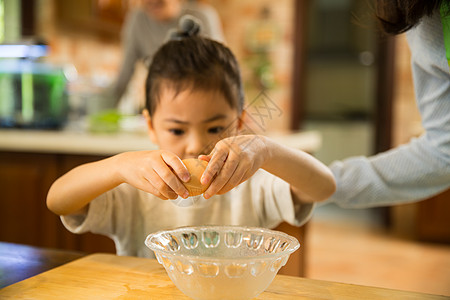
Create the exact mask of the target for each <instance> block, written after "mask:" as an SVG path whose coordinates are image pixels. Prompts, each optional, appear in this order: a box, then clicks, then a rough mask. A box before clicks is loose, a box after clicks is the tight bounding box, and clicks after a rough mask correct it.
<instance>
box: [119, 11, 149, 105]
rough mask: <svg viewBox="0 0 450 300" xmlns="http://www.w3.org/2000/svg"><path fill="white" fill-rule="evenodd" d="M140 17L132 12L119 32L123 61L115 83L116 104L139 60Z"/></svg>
mask: <svg viewBox="0 0 450 300" xmlns="http://www.w3.org/2000/svg"><path fill="white" fill-rule="evenodd" d="M141 16H142V14H141V13H139V12H138V11H132V12H130V14H129V15H128V16H127V18H126V20H125V23H124V25H123V27H122V32H121V44H122V51H123V60H122V63H121V66H120V71H119V75H118V78H117V80H116V82H115V87H114V94H115V97H116V103H117V102H118V101H119V100H120V98H121V97H122V96H123V94H124V93H125V91H126V89H127V86H128V83H129V82H130V80H131V77H132V76H133V73H134V69H135V65H136V62H137V61H138V60H139V59H140V55H141V54H140V53H139V47H138V42H137V36H136V35H137V34H139V33H140V32H141V31H140V30H139V28H138V27H139V26H138V24H139V20H138V19H139V18H140V17H141Z"/></svg>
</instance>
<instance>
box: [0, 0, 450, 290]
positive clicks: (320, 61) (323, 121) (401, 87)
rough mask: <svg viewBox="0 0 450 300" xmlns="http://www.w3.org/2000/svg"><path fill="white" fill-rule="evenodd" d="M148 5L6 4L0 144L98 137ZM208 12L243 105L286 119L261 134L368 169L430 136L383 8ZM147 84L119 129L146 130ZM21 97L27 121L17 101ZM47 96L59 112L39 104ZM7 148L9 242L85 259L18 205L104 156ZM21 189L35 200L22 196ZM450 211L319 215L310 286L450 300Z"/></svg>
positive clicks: (5, 237) (125, 104)
mask: <svg viewBox="0 0 450 300" xmlns="http://www.w3.org/2000/svg"><path fill="white" fill-rule="evenodd" d="M139 2H140V1H139V0H128V1H127V0H77V1H75V0H0V44H1V45H0V125H1V127H3V129H0V133H1V132H6V131H10V130H12V129H17V128H22V129H24V130H30V129H34V130H31V131H27V132H29V135H33V134H34V133H37V132H38V130H36V129H44V130H50V131H55V130H56V131H58V132H59V131H61V132H64V131H65V130H69V129H70V130H79V131H82V130H91V131H96V128H92V127H89V126H92V123H90V124H91V125H89V124H88V125H86V122H88V121H87V120H91V121H92V116H96V115H98V114H99V113H101V112H102V108H108V107H109V105H108V97H107V96H105V95H107V93H105V91H107V89H108V87H109V86H110V85H111V84H112V83H113V82H114V80H115V78H116V76H117V74H118V70H119V66H120V62H121V58H122V56H121V53H122V52H121V51H122V50H121V44H120V29H121V26H122V24H123V21H124V18H125V15H126V13H127V11H129V10H131V9H132V8H133V7H134V6H136V5H139ZM200 2H205V3H207V4H210V5H212V6H213V7H215V8H216V10H217V12H218V13H219V16H220V18H221V23H222V26H223V30H224V34H225V40H226V44H227V45H228V46H229V47H230V48H231V49H232V50H233V51H234V53H235V54H236V56H237V58H238V60H239V61H240V63H241V67H242V73H243V78H244V82H245V90H246V101H247V105H249V106H251V105H257V104H258V103H260V102H261V101H265V103H270V105H272V106H274V107H276V111H277V114H274V115H271V116H270V117H269V118H267V119H266V123H265V125H264V127H263V128H260V130H262V131H270V132H280V134H281V133H285V132H289V131H292V130H302V131H312V132H316V133H319V135H320V137H321V141H322V142H321V145H320V147H317V148H316V149H314V151H313V154H314V155H315V156H316V157H318V158H319V159H320V160H322V161H323V162H325V163H326V164H329V163H331V162H332V161H333V160H336V159H343V158H345V157H348V156H354V155H371V154H374V153H377V152H380V151H383V150H386V149H389V148H391V147H394V146H396V145H399V144H402V143H405V142H407V141H408V140H409V139H410V138H411V137H414V136H417V135H419V134H420V133H421V131H422V128H421V125H420V117H419V114H418V112H417V109H416V107H415V102H414V92H413V87H412V81H411V73H410V66H409V55H410V54H409V50H408V46H407V44H406V40H405V36H404V35H400V36H397V37H395V38H394V37H385V36H382V35H381V34H380V33H378V32H377V30H376V21H375V19H374V16H373V12H372V9H373V0H364V1H359V0H278V1H269V0H265V1H263V0H259V1H252V0H205V1H200ZM11 46H18V47H16V48H11ZM11 49H13V50H11ZM24 49H25V50H24ZM21 51H25V52H26V53H25V52H24V53H25V54H21ZM27 51H28V52H27ZM11 56H19V57H20V56H25V58H23V57H22V58H11ZM11 61H13V62H11ZM18 70H19V71H18ZM30 74H34V75H30ZM42 74H46V75H47V76H41V75H42ZM145 75H146V70H145V67H144V66H143V64H138V65H137V70H136V72H135V74H134V76H133V79H132V81H131V83H130V84H129V87H128V89H127V92H126V93H125V95H124V96H123V98H122V101H121V103H120V106H119V110H118V114H119V115H121V114H122V115H126V116H128V117H130V118H129V119H128V120H129V121H130V122H129V123H126V124H128V125H126V124H125V123H121V124H120V125H123V126H131V128H132V129H135V130H137V131H142V127H141V125H142V124H141V123H140V121H139V118H137V120H136V118H133V117H135V116H133V114H137V113H138V112H139V109H140V108H142V106H143V97H144V89H143V80H144V78H145ZM33 76H34V77H33ZM39 76H41V77H39ZM49 78H50V79H49ZM33 80H34V90H33ZM18 84H19V85H20V90H21V97H22V98H21V99H20V100H18V101H19V102H20V107H16V106H14V105H13V104H12V102H14V101H16V100H14V99H11V97H13V96H12V95H15V94H14V92H13V90H14V89H13V86H14V85H18ZM39 84H40V85H39ZM37 86H40V89H41V90H36V87H37ZM48 86H51V91H52V92H48V91H47V89H46V87H48ZM45 93H47V94H45ZM38 94H40V95H43V94H45V95H46V97H45V98H46V99H51V100H50V102H49V103H46V102H45V101H46V100H39V99H38V96H36V97H35V98H33V95H38ZM261 98H262V100H261ZM27 99H28V100H27ZM30 99H35V101H34V102H35V103H34V104H33V101H31V100H30ZM39 101H41V102H39ZM42 101H44V102H42ZM258 101H259V102H258ZM39 103H41V104H40V105H41V106H39ZM255 103H256V104H255ZM33 105H34V106H33ZM250 108H251V107H250ZM18 111H19V112H18ZM42 111H44V112H42ZM39 114H42V115H43V117H42V118H41V119H39V118H38V117H39ZM18 115H20V116H19V117H18ZM109 117H110V118H113V119H114V116H111V115H109ZM94 124H96V123H94ZM124 124H125V125H124ZM130 124H131V125H130ZM102 128H103V127H102ZM103 129H104V130H105V131H109V130H111V128H109V127H106V128H103ZM122 129H123V128H122ZM127 129H128V130H129V127H127ZM112 130H113V131H117V130H119V131H120V130H121V128H120V126H119V127H114V128H113V129H112ZM100 131H101V130H100ZM4 141H5V140H4ZM4 141H2V140H0V152H2V153H4V156H0V158H1V160H2V161H1V166H0V183H1V182H3V185H4V186H6V187H8V189H7V190H6V192H5V194H4V195H3V196H2V201H1V203H0V208H1V209H0V219H1V220H2V223H1V224H0V227H1V228H2V229H1V230H0V241H8V242H18V243H28V244H33V245H38V246H47V247H55V246H58V247H63V248H70V249H77V250H84V251H89V246H88V245H87V244H88V243H89V242H88V241H81V242H80V241H79V240H74V239H73V240H71V241H72V242H65V243H63V244H61V242H59V238H61V236H62V235H63V234H62V233H61V232H60V230H61V229H58V230H57V229H55V227H58V226H59V227H61V225H60V224H59V223H58V222H59V221H58V220H57V219H55V218H54V216H52V217H53V219H51V220H50V221H49V219H46V220H44V221H42V222H43V223H42V222H41V221H39V220H41V219H40V217H39V216H36V214H35V213H34V212H33V210H37V211H41V213H42V215H47V216H50V214H49V212H46V211H43V209H45V208H42V207H41V204H42V203H41V204H39V205H38V204H35V203H31V202H27V201H26V200H25V202H26V203H28V204H27V205H28V207H29V208H28V210H29V212H27V213H26V214H25V215H22V212H21V210H20V208H19V207H16V206H14V205H17V204H18V203H19V202H18V201H21V200H24V198H26V197H28V196H30V197H34V198H36V193H38V194H39V193H40V194H41V195H45V193H46V190H42V187H40V181H36V178H39V180H43V179H42V178H53V177H54V176H55V174H58V173H59V172H61V171H62V170H63V169H67V168H70V167H72V166H74V165H77V164H78V163H82V162H84V161H86V160H88V159H95V158H96V156H95V155H94V156H86V157H81V158H80V156H79V155H56V156H51V157H50V156H46V155H45V153H44V154H43V153H41V152H40V151H39V150H37V149H28V151H26V149H25V150H24V149H22V150H21V151H13V150H10V149H4V148H2V147H1V144H2V143H3V142H4ZM15 152H20V153H15ZM28 152H29V153H28ZM47 154H48V153H47ZM2 157H3V158H2ZM15 161H17V162H18V164H11V162H15ZM37 161H39V164H38V165H36V166H35V165H33V166H34V167H30V164H31V163H32V164H35V163H36V162H37ZM49 165H52V167H51V168H48V166H49ZM42 170H46V173H45V174H46V175H45V176H44V177H42ZM46 176H47V177H46ZM22 178H23V180H20V181H21V182H17V181H18V179H22ZM27 179H29V181H27ZM49 180H50V179H49ZM23 186H27V188H29V189H30V191H31V192H30V193H31V194H33V195H30V194H21V193H24V192H23V191H21V192H20V193H18V192H17V191H16V190H14V189H20V188H21V187H23ZM3 188H4V187H3V186H2V189H3ZM36 191H37V192H36ZM35 192H36V193H35ZM18 195H19V196H20V199H18ZM44 197H45V196H44ZM449 197H450V196H448V195H447V194H445V193H444V194H442V195H439V196H437V197H435V198H433V199H430V200H429V201H425V202H421V203H417V204H411V205H401V206H396V207H390V208H387V207H384V208H376V209H361V210H348V209H347V210H346V209H341V208H338V207H336V206H334V205H331V204H330V205H325V206H323V207H320V208H318V209H317V211H316V213H315V215H314V217H313V219H312V221H311V222H310V223H309V224H308V230H307V234H306V235H305V238H304V239H303V241H302V243H303V245H302V248H301V250H300V251H304V252H305V255H306V263H305V266H304V274H305V276H306V277H310V278H315V279H325V280H333V281H341V282H350V283H357V284H364V285H374V286H382V287H388V288H397V289H405V290H412V291H420V292H428V293H436V294H445V295H450V245H449V243H450V225H449V223H448V218H447V217H446V216H445V215H444V214H443V213H448V211H449V203H450V201H449V199H448V198H449ZM43 199H45V198H43ZM43 199H42V201H44V200H43ZM16 201H17V202H16ZM11 202H14V203H15V204H11ZM29 204H30V205H29ZM20 206H21V207H23V204H20ZM17 215H22V216H23V219H27V220H28V221H29V222H28V223H30V224H31V225H30V226H32V227H33V226H35V225H36V224H38V223H39V225H38V227H37V228H38V230H41V232H46V233H48V236H47V237H46V236H41V237H36V236H33V237H27V236H26V234H25V232H26V230H28V229H27V228H26V226H25V225H24V226H25V227H22V230H21V229H20V228H19V229H14V230H9V231H8V230H6V229H5V228H6V227H9V228H12V227H14V226H15V225H13V224H10V223H8V220H9V221H10V222H14V220H16V221H17V220H18V219H17ZM49 218H50V217H49ZM30 220H31V221H30ZM33 222H34V223H33ZM33 224H34V225H33ZM50 233H52V234H53V235H51V234H50ZM66 240H67V239H66Z"/></svg>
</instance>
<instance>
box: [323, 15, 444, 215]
mask: <svg viewBox="0 0 450 300" xmlns="http://www.w3.org/2000/svg"><path fill="white" fill-rule="evenodd" d="M408 42H409V45H410V48H411V54H412V71H413V79H414V89H415V93H416V101H417V105H418V108H419V111H420V114H421V117H422V125H423V127H424V129H425V133H424V134H423V135H422V136H421V137H419V138H416V139H412V140H411V141H410V142H409V143H408V144H406V145H403V146H400V147H397V148H394V149H392V150H390V151H387V152H385V153H381V154H379V155H376V156H372V157H353V158H349V159H346V160H343V161H336V162H334V163H332V164H331V166H330V168H331V171H332V172H333V174H334V175H335V178H336V181H337V191H336V193H335V194H334V195H333V196H332V197H331V198H330V199H329V200H328V202H335V203H337V204H338V205H340V206H342V207H350V208H360V207H373V206H384V205H394V204H399V203H407V202H412V201H419V200H423V199H426V198H428V197H430V196H433V195H435V194H437V193H439V192H442V191H444V190H446V189H448V188H449V187H450V72H449V66H448V64H447V61H446V59H445V53H444V51H445V50H444V44H443V35H442V26H441V23H440V19H439V16H438V14H437V16H436V15H434V16H433V17H430V18H428V17H426V18H425V19H424V20H423V21H422V22H421V24H420V25H419V26H418V27H416V28H414V29H413V30H411V31H410V32H408Z"/></svg>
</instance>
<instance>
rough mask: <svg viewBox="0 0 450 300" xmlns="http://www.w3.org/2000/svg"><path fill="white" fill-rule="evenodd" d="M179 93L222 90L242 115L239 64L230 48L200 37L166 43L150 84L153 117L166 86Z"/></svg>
mask: <svg viewBox="0 0 450 300" xmlns="http://www.w3.org/2000/svg"><path fill="white" fill-rule="evenodd" d="M163 84H164V85H168V86H169V87H170V88H172V89H173V90H174V91H175V93H176V94H178V93H179V92H181V91H183V90H186V89H189V88H190V89H192V88H194V89H202V90H205V91H212V90H214V91H216V90H217V91H220V92H221V93H222V94H223V96H224V97H225V99H226V100H227V101H228V103H229V104H230V105H231V107H233V108H236V109H237V110H238V112H239V113H240V112H241V111H242V108H243V103H244V93H243V88H242V82H241V74H240V70H239V65H238V62H237V60H236V58H235V57H234V55H233V53H232V52H231V50H230V49H228V48H227V47H226V46H224V45H223V44H221V43H219V42H216V41H213V40H211V39H208V38H204V37H200V36H189V37H184V38H178V39H176V40H171V41H169V42H167V43H165V44H164V45H163V46H162V47H161V48H160V49H159V50H158V51H157V52H156V54H155V55H154V57H153V62H152V64H151V65H150V69H149V72H148V76H147V81H146V88H145V90H146V93H145V94H146V108H147V110H148V111H149V113H150V115H153V113H154V112H155V109H156V105H157V104H158V102H159V97H160V93H161V87H162V85H163Z"/></svg>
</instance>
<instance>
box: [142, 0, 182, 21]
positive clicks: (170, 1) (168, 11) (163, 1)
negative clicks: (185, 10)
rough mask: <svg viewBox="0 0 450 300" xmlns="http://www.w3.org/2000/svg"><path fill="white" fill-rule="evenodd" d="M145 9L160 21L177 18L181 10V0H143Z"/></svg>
mask: <svg viewBox="0 0 450 300" xmlns="http://www.w3.org/2000/svg"><path fill="white" fill-rule="evenodd" d="M142 5H143V8H144V10H145V11H146V12H147V13H148V14H149V15H150V16H151V17H152V18H154V19H156V20H158V21H162V22H164V21H168V20H171V19H174V18H176V17H177V16H178V15H179V14H180V11H181V0H143V1H142Z"/></svg>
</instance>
